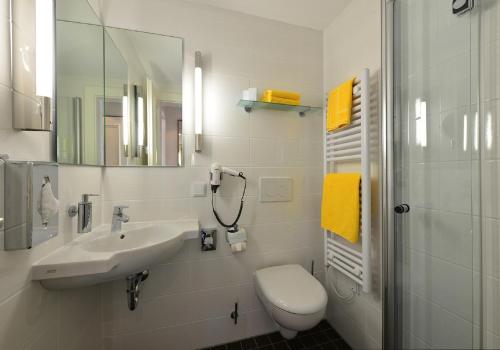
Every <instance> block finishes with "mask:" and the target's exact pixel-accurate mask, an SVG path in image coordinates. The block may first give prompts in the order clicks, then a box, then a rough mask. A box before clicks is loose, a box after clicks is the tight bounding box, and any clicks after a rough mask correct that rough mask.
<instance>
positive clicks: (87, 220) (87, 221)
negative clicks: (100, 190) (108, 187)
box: [78, 193, 98, 233]
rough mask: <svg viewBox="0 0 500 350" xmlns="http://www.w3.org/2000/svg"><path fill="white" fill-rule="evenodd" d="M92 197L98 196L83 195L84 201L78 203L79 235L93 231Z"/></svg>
mask: <svg viewBox="0 0 500 350" xmlns="http://www.w3.org/2000/svg"><path fill="white" fill-rule="evenodd" d="M90 196H98V194H89V193H85V194H82V201H81V202H80V203H78V233H87V232H90V231H92V202H91V201H90V200H89V197H90Z"/></svg>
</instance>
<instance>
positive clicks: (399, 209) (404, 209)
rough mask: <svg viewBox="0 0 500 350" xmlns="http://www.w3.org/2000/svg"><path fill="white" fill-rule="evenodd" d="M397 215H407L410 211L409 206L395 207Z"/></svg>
mask: <svg viewBox="0 0 500 350" xmlns="http://www.w3.org/2000/svg"><path fill="white" fill-rule="evenodd" d="M394 211H395V212H396V214H405V213H408V212H409V211H410V206H409V205H408V204H400V205H397V206H396V207H394Z"/></svg>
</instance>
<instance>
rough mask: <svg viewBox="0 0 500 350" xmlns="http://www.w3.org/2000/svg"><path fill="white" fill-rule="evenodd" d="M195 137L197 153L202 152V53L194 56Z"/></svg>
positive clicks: (198, 52)
mask: <svg viewBox="0 0 500 350" xmlns="http://www.w3.org/2000/svg"><path fill="white" fill-rule="evenodd" d="M194 61H195V64H194V137H195V151H196V152H201V143H202V134H203V69H202V62H201V52H200V51H196V52H195V54H194Z"/></svg>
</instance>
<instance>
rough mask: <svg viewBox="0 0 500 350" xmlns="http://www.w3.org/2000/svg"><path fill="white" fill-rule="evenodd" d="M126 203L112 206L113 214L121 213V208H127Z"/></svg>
mask: <svg viewBox="0 0 500 350" xmlns="http://www.w3.org/2000/svg"><path fill="white" fill-rule="evenodd" d="M127 208H128V205H115V206H114V207H113V214H123V209H127Z"/></svg>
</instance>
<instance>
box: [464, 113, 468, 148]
mask: <svg viewBox="0 0 500 350" xmlns="http://www.w3.org/2000/svg"><path fill="white" fill-rule="evenodd" d="M467 133H468V130H467V114H464V141H463V144H464V152H467V142H468V140H467Z"/></svg>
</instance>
